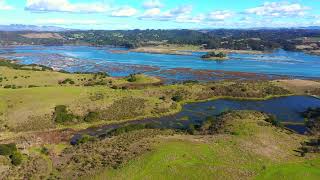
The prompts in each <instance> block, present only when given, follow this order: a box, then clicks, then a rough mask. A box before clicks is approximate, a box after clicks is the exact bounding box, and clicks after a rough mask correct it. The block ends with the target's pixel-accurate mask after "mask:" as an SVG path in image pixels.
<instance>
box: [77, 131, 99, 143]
mask: <svg viewBox="0 0 320 180" xmlns="http://www.w3.org/2000/svg"><path fill="white" fill-rule="evenodd" d="M95 140H96V137H94V136H90V135H87V134H84V135H82V136H81V138H80V139H78V140H77V142H76V145H79V144H85V143H87V142H92V141H95Z"/></svg>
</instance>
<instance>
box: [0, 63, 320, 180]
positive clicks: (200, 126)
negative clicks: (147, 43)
mask: <svg viewBox="0 0 320 180" xmlns="http://www.w3.org/2000/svg"><path fill="white" fill-rule="evenodd" d="M18 66H19V67H18ZM18 66H16V65H11V64H10V63H9V62H7V61H4V62H3V63H1V66H0V69H1V71H0V76H1V79H2V81H1V82H0V84H1V86H0V99H1V101H0V125H1V132H0V135H1V136H0V137H1V139H0V154H1V155H0V171H1V179H6V178H8V177H10V178H13V179H65V178H68V179H78V178H85V179H86V178H94V179H104V177H109V178H111V179H118V178H120V179H126V177H128V176H129V174H130V177H132V178H133V179H134V178H141V177H148V178H153V179H154V178H160V177H162V178H163V177H167V178H169V177H176V178H177V179H184V178H186V177H189V178H195V177H202V178H218V177H225V178H231V179H233V178H236V177H241V178H242V179H248V178H258V179H259V178H261V179H265V178H267V179H268V178H271V177H276V176H277V174H279V173H280V174H283V175H284V176H285V177H292V176H296V177H305V176H307V177H309V178H310V179H314V178H316V177H318V176H319V172H318V171H317V169H318V168H320V164H319V154H318V153H317V151H315V150H314V149H315V148H317V147H318V144H317V143H315V142H317V141H315V139H316V138H317V137H316V136H315V135H310V136H306V135H302V134H297V133H295V132H293V131H291V130H288V129H286V128H283V127H282V126H280V125H279V124H280V123H279V121H278V119H277V118H274V117H273V116H271V114H266V113H263V112H259V111H248V110H245V109H234V110H232V109H223V108H222V107H219V106H218V105H208V106H207V105H206V107H205V106H203V107H202V106H197V107H199V108H200V109H199V110H196V109H193V111H194V112H192V113H194V115H196V116H193V115H191V114H192V113H191V111H192V108H191V107H194V106H192V103H191V104H188V103H190V102H199V101H204V102H203V103H209V104H210V103H211V102H210V101H209V102H206V101H208V100H216V99H221V98H227V99H230V100H232V99H234V100H236V99H237V100H238V101H239V100H266V99H270V98H274V97H281V96H290V95H294V94H297V93H296V92H295V88H291V86H289V85H288V82H289V80H287V81H269V80H258V81H250V80H225V81H215V82H196V81H186V82H185V83H178V84H161V83H160V84H159V82H161V80H160V79H158V78H156V77H150V76H146V75H143V74H132V75H130V76H128V77H117V78H115V77H110V76H108V75H107V74H104V73H65V72H57V71H54V70H52V69H50V68H44V67H42V66H36V65H23V66H20V65H18ZM17 67H18V68H17ZM308 82H309V81H308ZM8 85H11V88H6V87H7V86H8ZM316 85H317V84H315V87H314V89H316ZM13 86H15V87H19V88H12V87H13ZM299 92H301V91H299ZM302 92H303V93H302V94H310V93H312V92H309V91H308V92H305V91H302ZM299 94H301V93H299ZM288 98H289V97H288ZM310 98H311V97H310ZM222 102H223V101H220V102H217V103H218V104H228V103H227V101H226V102H224V103H222ZM253 102H254V101H253ZM305 102H307V101H305ZM239 103H241V101H239ZM243 103H245V101H243ZM278 104H281V103H278ZM229 105H230V104H229ZM188 107H190V108H191V109H189V110H188ZM204 107H205V108H204ZM229 107H231V106H229ZM241 107H244V108H245V106H242V105H241ZM256 107H259V106H256ZM185 108H187V110H184V109H185ZM201 108H203V110H205V111H203V114H202V115H201V118H200V116H199V115H200V114H201V112H202V111H201ZM247 108H248V109H249V107H247ZM181 110H183V111H182V112H184V111H185V112H189V111H190V113H191V114H189V115H186V114H181V117H179V115H177V114H176V113H178V112H180V111H181ZM215 110H217V111H215ZM218 110H219V111H218ZM220 110H221V111H220ZM253 110H255V109H253ZM257 110H259V109H257ZM306 110H307V111H306V112H305V113H303V115H305V117H308V118H311V119H313V118H314V116H317V115H318V112H317V109H306ZM262 111H263V110H262ZM213 112H215V113H213ZM197 113H198V115H197ZM209 113H213V114H212V115H209ZM166 116H172V117H174V119H175V120H176V121H175V123H176V124H172V123H173V121H165V120H164V119H161V118H164V117H166ZM154 118H155V119H157V118H160V120H162V121H160V122H167V123H168V125H170V124H171V126H163V125H161V124H160V125H159V124H158V123H155V122H153V121H151V122H148V121H146V120H148V119H154ZM202 118H203V120H201V119H202ZM140 121H141V123H139V122H140ZM130 122H135V123H130ZM179 124H180V125H179ZM183 124H186V125H185V126H183ZM308 124H310V123H308ZM102 125H105V126H108V125H109V126H110V127H115V128H111V129H104V126H102ZM181 125H182V126H181ZM89 127H91V128H93V129H96V130H97V134H96V135H94V134H92V132H91V131H90V128H89ZM169 127H170V128H169ZM172 127H175V128H172ZM176 127H178V128H176ZM308 127H309V126H308ZM313 127H317V126H313ZM87 128H89V129H87ZM86 129H87V130H86ZM79 133H80V134H81V136H80V137H79V138H77V141H75V142H72V141H71V140H72V138H74V136H75V135H77V134H79ZM105 133H107V135H106V134H105ZM310 147H311V148H310ZM306 149H307V150H306ZM234 162H237V163H234ZM305 169H308V171H307V172H305V171H304V170H305ZM293 170H294V171H293ZM191 172H192V173H191Z"/></svg>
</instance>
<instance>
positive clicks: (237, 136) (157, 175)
mask: <svg viewBox="0 0 320 180" xmlns="http://www.w3.org/2000/svg"><path fill="white" fill-rule="evenodd" d="M223 118H224V119H227V122H228V124H229V125H226V128H227V129H228V131H229V132H230V133H227V134H225V133H223V134H218V135H214V136H190V135H189V136H188V135H176V136H173V137H161V138H160V139H161V140H160V143H159V144H156V145H154V149H153V150H152V151H151V152H148V153H146V154H144V155H142V156H140V157H138V158H136V159H134V160H132V161H130V162H129V163H127V164H125V165H123V166H121V168H117V169H108V170H106V171H104V172H102V173H101V174H100V175H98V176H95V179H104V178H106V177H108V178H109V179H254V178H257V179H318V178H319V177H320V174H319V173H320V170H319V167H320V164H319V162H320V161H319V160H320V157H319V156H318V155H311V156H312V157H311V156H310V157H308V158H311V159H314V160H308V158H302V157H299V154H298V153H297V152H295V150H297V149H298V148H299V147H300V142H303V141H304V140H306V137H303V136H299V135H296V134H292V133H290V132H288V131H286V130H281V129H278V128H275V127H273V126H271V125H270V124H268V123H266V122H265V121H264V119H265V116H264V115H262V114H261V113H254V112H245V111H241V112H233V113H229V114H226V115H224V117H223ZM128 177H130V178H128Z"/></svg>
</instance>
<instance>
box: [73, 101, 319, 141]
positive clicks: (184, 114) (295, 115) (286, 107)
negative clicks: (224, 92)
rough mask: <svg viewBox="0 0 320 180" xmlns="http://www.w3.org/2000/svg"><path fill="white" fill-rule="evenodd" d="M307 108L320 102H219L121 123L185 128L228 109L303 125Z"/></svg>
mask: <svg viewBox="0 0 320 180" xmlns="http://www.w3.org/2000/svg"><path fill="white" fill-rule="evenodd" d="M309 107H320V99H317V98H314V97H311V96H289V97H279V98H273V99H269V100H263V101H253V100H228V99H219V100H213V101H208V102H197V103H190V104H186V105H184V106H183V109H182V111H181V112H179V113H177V114H175V115H171V116H165V117H161V118H153V119H145V120H137V121H131V122H128V123H124V124H139V123H153V124H156V125H157V126H158V127H159V128H174V129H184V128H186V127H188V125H189V124H191V123H192V124H201V122H203V121H204V120H205V119H206V118H207V117H208V116H216V115H219V114H220V113H222V112H225V111H229V110H255V111H261V112H264V113H267V114H272V115H275V116H276V117H277V119H279V120H280V121H282V122H293V123H301V124H302V123H304V118H303V117H302V116H301V112H304V111H306V110H307V109H308V108H309ZM124 124H118V125H106V126H103V127H99V128H90V129H87V130H84V131H83V132H81V133H86V134H90V135H94V136H100V135H104V134H106V132H109V131H110V130H112V129H115V128H118V127H120V126H122V125H124ZM287 127H288V128H291V129H292V130H294V131H296V132H298V133H302V134H303V133H305V131H306V128H305V127H304V126H303V125H288V126H287ZM77 137H79V135H76V136H75V137H74V138H77Z"/></svg>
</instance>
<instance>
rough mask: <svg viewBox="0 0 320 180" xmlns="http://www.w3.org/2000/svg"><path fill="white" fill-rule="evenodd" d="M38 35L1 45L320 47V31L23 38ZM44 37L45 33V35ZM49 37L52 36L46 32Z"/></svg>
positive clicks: (13, 36) (11, 35)
mask: <svg viewBox="0 0 320 180" xmlns="http://www.w3.org/2000/svg"><path fill="white" fill-rule="evenodd" d="M26 33H29V34H30V33H31V34H37V33H39V32H25V31H23V32H0V45H30V44H31V45H68V44H89V45H94V46H105V45H112V46H123V47H127V48H136V47H142V46H150V45H159V44H187V45H202V46H204V47H205V48H208V49H216V48H226V49H235V50H260V51H265V50H273V49H277V48H283V49H285V50H297V48H296V46H297V45H305V44H306V43H307V44H308V45H309V44H310V43H312V45H313V46H312V47H314V48H315V49H318V48H319V47H320V40H319V39H320V30H307V29H265V30H262V29H261V30H230V29H228V30H227V29H217V30H201V31H200V30H113V31H106V30H92V31H66V32H56V33H54V34H56V35H58V36H59V37H61V38H41V37H40V38H39V37H37V38H32V37H31V38H30V37H25V36H24V34H26ZM42 33H43V32H42ZM46 33H50V32H46Z"/></svg>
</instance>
